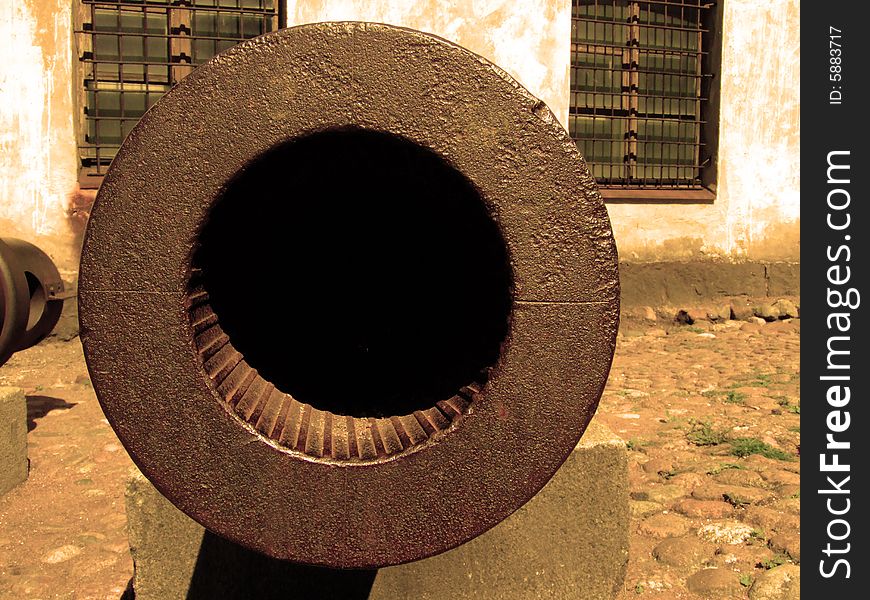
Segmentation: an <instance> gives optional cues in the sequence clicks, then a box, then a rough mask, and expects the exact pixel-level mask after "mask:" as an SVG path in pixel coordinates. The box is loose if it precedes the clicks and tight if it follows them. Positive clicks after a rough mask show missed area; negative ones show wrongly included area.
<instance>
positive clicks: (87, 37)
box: [76, 0, 278, 177]
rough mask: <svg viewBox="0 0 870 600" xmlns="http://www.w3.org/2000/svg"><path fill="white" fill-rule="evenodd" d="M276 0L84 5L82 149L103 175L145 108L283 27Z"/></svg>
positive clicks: (85, 161) (88, 171)
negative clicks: (228, 53)
mask: <svg viewBox="0 0 870 600" xmlns="http://www.w3.org/2000/svg"><path fill="white" fill-rule="evenodd" d="M277 5H278V0H114V1H113V0H82V7H81V12H80V14H81V17H80V19H81V28H80V29H77V30H76V33H77V37H78V46H79V59H80V63H81V65H82V69H81V71H82V75H83V78H84V102H83V118H82V123H81V128H82V131H83V133H84V135H83V138H84V139H83V143H81V145H80V146H79V152H80V156H81V161H82V167H83V169H84V174H85V176H86V177H87V176H101V175H103V174H105V172H106V169H107V168H108V166H109V163H110V162H111V161H112V158H114V156H115V154H116V153H117V152H118V149H119V148H120V146H121V142H123V141H124V138H125V137H126V136H127V134H128V133H130V131H131V130H132V129H133V126H135V125H136V123H137V121H138V120H139V118H140V117H141V116H142V115H143V114H144V113H145V111H146V110H147V109H148V108H149V107H150V106H151V105H152V104H154V102H156V101H157V99H158V98H160V96H162V95H163V94H164V93H166V92H167V91H169V89H170V88H171V87H172V86H173V85H175V84H176V83H178V82H179V81H180V80H181V79H182V78H184V77H185V76H186V75H187V74H188V73H190V72H191V71H192V70H193V69H194V67H196V66H197V65H199V64H201V63H203V62H205V61H207V60H208V59H210V58H211V57H212V56H214V55H215V54H218V53H219V52H222V51H223V50H226V49H227V48H229V47H231V46H234V45H235V44H237V43H239V42H240V41H242V40H245V39H249V38H253V37H256V36H258V35H261V34H264V33H267V32H269V31H273V30H274V29H277V27H278V6H277Z"/></svg>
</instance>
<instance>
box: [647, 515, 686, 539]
mask: <svg viewBox="0 0 870 600" xmlns="http://www.w3.org/2000/svg"><path fill="white" fill-rule="evenodd" d="M638 530H639V531H640V532H641V533H642V534H644V535H649V536H652V537H657V538H665V537H672V536H674V537H675V536H679V535H683V534H684V533H686V532H687V531H689V520H688V519H686V517H683V516H680V515H677V514H674V513H662V514H659V515H653V516H651V517H649V518H647V519H646V520H644V521H642V522H641V523H640V525H639V526H638Z"/></svg>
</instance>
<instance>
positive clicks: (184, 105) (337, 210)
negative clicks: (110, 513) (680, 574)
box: [79, 23, 619, 568]
mask: <svg viewBox="0 0 870 600" xmlns="http://www.w3.org/2000/svg"><path fill="white" fill-rule="evenodd" d="M379 159H380V160H379ZM303 167H305V168H303ZM367 167H372V168H370V169H369V168H367ZM400 184H401V185H400ZM379 191H383V192H384V193H383V194H381V193H379ZM439 201H440V202H439ZM439 207H442V208H443V212H439ZM254 216H256V217H257V218H253V217H254ZM448 216H449V217H450V218H447V217H448ZM454 217H455V218H454ZM282 224H286V225H287V228H282ZM291 226H292V228H291ZM259 227H262V229H260V228H259ZM367 231H371V232H373V233H372V234H371V235H368V236H367V235H366V232H367ZM288 232H292V234H291V233H288ZM345 234H347V235H345ZM397 240H398V241H397ZM436 240H439V241H438V244H437V245H435V241H436ZM351 241H352V242H353V243H351ZM409 249H410V250H413V252H410V251H409ZM445 253H446V254H447V255H449V256H453V257H461V256H463V255H467V256H470V257H471V258H472V259H473V260H474V261H475V262H474V264H475V265H476V266H473V267H470V268H468V265H463V263H462V261H459V260H457V261H452V262H450V261H448V262H442V261H441V259H440V257H441V256H442V254H445ZM415 257H421V261H416V259H415ZM463 269H464V270H463ZM457 272H459V273H461V274H462V276H458V275H457ZM361 273H362V274H369V276H366V275H360V274H361ZM330 275H331V276H330ZM429 275H432V276H433V277H432V281H440V282H443V285H441V286H439V287H438V289H437V293H434V292H433V291H432V290H431V288H427V287H426V286H427V284H428V283H430V281H429V280H428V276H429ZM406 276H407V277H409V278H411V280H412V283H413V285H411V286H406V287H403V286H402V281H403V278H404V277H406ZM343 284H346V285H343ZM355 284H359V286H361V287H360V288H355V287H354V285H355ZM418 292H419V293H418ZM484 298H485V299H487V300H485V301H484V303H483V304H481V305H480V306H478V308H479V309H480V310H478V311H477V312H474V311H471V312H468V311H466V308H467V307H468V306H474V305H475V302H478V301H480V300H481V299H484ZM502 299H504V300H505V301H504V305H501V304H500V303H501V302H502ZM439 302H440V304H439ZM487 306H489V307H490V308H491V309H492V310H491V311H487V310H484V309H485V308H486V307H487ZM79 307H80V308H79V311H80V322H81V339H82V343H83V346H84V350H85V356H86V359H87V362H88V366H89V370H90V375H91V379H92V381H93V385H94V389H95V391H96V392H97V395H98V397H99V399H100V402H101V404H102V406H103V409H104V411H105V413H106V415H107V418H108V420H109V422H110V423H111V424H112V426H113V427H114V429H115V431H116V432H117V434H118V437H119V438H120V439H121V441H122V442H123V444H124V445H125V447H126V448H127V450H128V452H129V453H130V456H131V457H132V458H133V460H134V461H135V462H136V464H137V465H138V467H139V468H140V469H141V471H142V472H143V473H144V474H145V475H146V476H147V477H148V478H149V479H150V480H151V481H152V482H153V483H154V485H155V487H157V489H158V490H159V491H160V492H161V493H163V494H164V495H165V496H166V497H167V498H168V499H169V500H170V501H171V502H173V503H174V504H175V505H176V506H178V507H179V508H180V509H181V510H182V511H184V512H185V513H187V514H188V515H190V516H191V517H193V518H194V519H195V520H197V521H198V522H200V523H201V524H202V525H204V526H206V527H207V528H208V529H210V530H212V531H214V532H215V533H217V534H219V535H221V536H223V537H225V538H227V539H230V540H232V541H235V542H238V543H240V544H243V545H245V546H247V547H249V548H252V549H254V550H257V551H260V552H263V553H265V554H268V555H271V556H273V557H276V558H280V559H288V560H293V561H297V562H302V563H308V564H315V565H325V566H330V567H347V568H368V567H379V566H385V565H391V564H397V563H401V562H406V561H410V560H416V559H419V558H423V557H426V556H430V555H433V554H437V553H439V552H443V551H445V550H448V549H450V548H452V547H455V546H457V545H459V544H461V543H463V542H465V541H468V540H469V539H471V538H473V537H474V536H476V535H479V534H481V533H483V532H484V531H486V530H487V529H489V528H490V527H492V526H494V525H495V524H497V523H498V522H499V521H501V520H502V519H504V518H505V517H507V516H508V515H510V514H511V513H512V512H513V511H515V510H516V509H517V508H519V507H520V506H522V505H523V504H524V503H525V502H526V501H528V500H529V499H530V498H531V497H532V496H533V495H534V494H535V493H536V492H537V491H538V490H540V489H541V488H542V487H543V486H544V484H546V482H547V481H548V480H549V479H550V477H551V476H552V475H553V473H555V471H556V469H557V468H558V467H559V465H560V464H561V463H562V462H563V461H564V460H565V458H566V457H567V456H568V455H569V454H570V453H571V451H572V450H573V448H574V447H575V445H576V443H577V441H578V439H579V438H580V436H581V435H582V433H583V431H584V430H585V428H586V426H587V424H588V423H589V420H590V419H591V417H592V415H593V414H594V412H595V408H596V406H597V403H598V400H599V398H600V395H601V392H602V390H603V387H604V383H605V381H606V379H607V373H608V371H609V367H610V362H611V359H612V357H613V351H614V344H615V339H616V330H617V327H616V324H617V317H618V313H619V284H618V276H617V260H616V251H615V245H614V241H613V236H612V232H611V228H610V223H609V220H608V217H607V211H606V209H605V207H604V204H603V202H602V200H601V197H600V195H599V194H598V192H597V189H596V186H595V182H594V180H593V178H592V177H591V175H590V174H589V171H588V169H587V167H586V166H585V163H584V162H583V160H582V159H581V157H580V155H579V154H578V152H577V148H576V145H575V144H574V142H573V141H572V140H571V138H570V137H569V136H568V134H567V132H565V130H564V129H563V128H562V127H561V126H560V125H559V123H558V121H557V120H556V119H555V117H554V116H553V114H552V113H551V112H550V111H549V109H548V108H547V107H546V106H545V105H544V104H543V103H542V102H541V101H540V100H538V99H537V98H535V97H533V96H532V95H531V94H529V93H528V92H527V91H526V90H525V89H523V88H522V86H520V85H519V84H518V83H517V82H516V81H514V80H513V79H511V78H510V77H509V76H508V75H506V74H505V73H504V71H502V70H501V69H499V68H497V67H495V66H494V65H492V64H490V63H489V62H487V61H486V60H485V59H483V58H481V57H480V56H477V55H475V54H473V53H471V52H469V51H467V50H465V49H463V48H460V47H458V46H456V45H454V44H451V43H449V42H446V41H444V40H442V39H440V38H437V37H434V36H432V35H428V34H424V33H420V32H415V31H412V30H408V29H403V28H398V27H393V26H387V25H380V24H371V23H319V24H314V25H306V26H301V27H294V28H289V29H283V30H280V31H278V32H275V33H272V34H268V35H265V36H261V37H259V38H256V39H254V40H250V41H246V42H244V43H242V44H239V45H238V46H235V47H233V48H231V49H230V50H227V51H226V52H224V53H223V54H220V55H219V56H217V57H215V58H214V59H213V60H211V61H210V62H208V63H206V64H205V65H202V66H201V67H199V68H197V69H196V70H195V71H194V72H193V73H192V74H191V75H189V76H188V77H186V78H185V79H184V80H183V81H182V82H180V83H179V84H178V85H177V86H175V87H174V88H173V89H172V90H171V91H170V92H169V93H168V94H166V95H165V96H164V97H163V98H162V99H161V100H160V101H159V102H158V103H157V104H156V105H155V106H154V107H152V108H151V110H149V111H148V112H147V113H146V114H145V115H144V116H143V118H142V119H141V120H140V121H139V123H138V125H137V126H136V127H135V128H134V130H133V131H132V132H131V134H130V135H129V136H128V137H127V138H126V140H125V142H124V144H123V146H122V148H121V150H120V151H119V153H118V155H117V157H116V158H115V160H114V161H113V163H112V166H111V168H110V170H109V172H108V174H107V175H106V177H105V180H104V181H103V184H102V187H101V189H100V192H99V195H98V197H97V199H96V202H95V204H94V207H93V212H92V215H91V219H90V223H89V227H88V231H87V233H86V236H85V241H84V247H83V251H82V264H81V271H80V283H79ZM300 307H303V308H300ZM393 308H395V309H396V310H395V311H394V310H392V309H393ZM417 309H419V310H417ZM396 314H398V315H401V316H407V317H408V318H407V319H404V320H401V319H393V318H392V317H391V315H396ZM445 314H448V315H455V316H456V319H457V320H453V319H452V318H446V319H445V318H444V315H445ZM355 315H359V316H358V317H357V316H355ZM475 315H483V320H480V319H477V318H476V317H475ZM376 317H377V318H376ZM488 319H489V320H488ZM481 323H483V324H484V325H483V326H482V327H481ZM441 325H443V326H441ZM296 327H298V328H300V329H299V331H300V332H301V333H302V334H303V335H300V336H298V337H297V336H296V335H295V333H296V330H295V329H294V328H296ZM318 327H322V330H323V331H324V337H323V339H320V338H318V336H317V328H318ZM415 331H422V332H424V333H423V334H422V335H417V336H415V335H414V332H415ZM384 340H386V342H385V341H384ZM403 340H411V341H410V342H409V343H408V344H403V343H401V342H402V341H403ZM260 344H262V345H264V346H268V348H267V350H268V351H267V352H264V351H263V350H264V347H261V346H260ZM237 346H238V347H237ZM385 348H386V350H385ZM433 348H434V349H437V352H434V353H433ZM433 356H434V359H433ZM317 357H320V358H317ZM349 357H350V358H349ZM385 357H386V358H385ZM285 358H286V359H287V360H284V359H285ZM290 359H292V360H290ZM388 359H390V360H388ZM391 359H395V362H396V364H397V365H399V367H400V368H399V367H397V368H396V369H395V370H394V371H390V369H389V368H388V365H389V364H391ZM433 360H434V362H433ZM367 361H368V362H367ZM367 364H370V365H373V367H372V368H371V369H368V368H364V367H365V365H367ZM433 365H436V366H438V367H443V368H433ZM369 373H374V374H376V376H373V378H372V379H371V380H366V379H365V378H366V377H368V374H369ZM442 375H443V377H442ZM354 391H358V392H359V393H358V394H355V393H354ZM297 396H298V397H297Z"/></svg>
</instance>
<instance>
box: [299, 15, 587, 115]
mask: <svg viewBox="0 0 870 600" xmlns="http://www.w3.org/2000/svg"><path fill="white" fill-rule="evenodd" d="M286 1H287V24H288V25H290V26H292V25H301V24H303V23H316V22H319V21H373V22H376V23H388V24H391V25H400V26H402V27H410V28H412V29H419V30H420V31H426V32H429V33H434V34H436V35H439V36H441V37H443V38H445V39H448V40H450V41H452V42H455V43H457V44H459V45H461V46H464V47H466V48H468V49H469V50H471V51H473V52H476V53H478V54H480V55H482V56H484V57H486V58H488V59H489V60H491V61H492V62H494V63H495V64H497V65H498V66H500V67H501V68H503V69H504V70H505V71H507V72H508V73H510V74H511V76H513V77H514V78H515V79H517V80H518V81H520V82H522V83H523V85H525V86H526V88H528V89H529V91H531V92H532V93H533V94H535V95H536V96H537V97H538V98H540V99H541V100H543V101H544V102H546V103H547V106H549V107H550V110H552V111H553V113H554V114H555V115H556V117H557V118H558V119H559V120H560V121H561V122H562V123H567V122H568V102H569V97H568V86H569V77H570V60H571V2H570V0H524V1H523V2H516V0H415V1H413V2H408V1H407V0H286Z"/></svg>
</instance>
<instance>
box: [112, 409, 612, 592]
mask: <svg viewBox="0 0 870 600" xmlns="http://www.w3.org/2000/svg"><path fill="white" fill-rule="evenodd" d="M127 520H128V526H129V535H130V549H131V553H132V556H133V561H134V564H135V576H134V582H133V587H134V590H135V594H136V600H168V599H170V598H191V599H198V598H216V597H220V598H231V599H234V598H282V599H288V600H297V599H299V600H302V599H306V600H307V599H309V598H330V599H332V598H335V599H340V600H356V599H359V600H364V599H369V600H381V599H383V600H393V599H396V598H404V599H409V600H423V599H433V600H434V599H440V598H453V599H462V598H475V599H484V600H485V599H493V600H495V599H499V600H519V599H533V598H534V599H537V598H551V599H557V600H558V599H562V598H564V599H568V598H571V599H576V598H583V599H584V600H604V599H610V598H613V597H614V595H615V592H616V591H617V590H618V589H619V588H620V587H621V585H622V582H623V578H624V576H625V569H626V565H627V562H628V537H629V533H628V526H629V512H628V472H627V451H626V448H625V444H624V443H623V442H622V440H621V439H619V438H618V437H617V436H615V435H614V434H613V433H612V432H611V431H609V430H608V429H606V428H605V427H604V426H602V425H600V424H598V423H597V422H596V421H594V420H593V422H592V424H591V425H590V426H589V429H588V430H587V431H586V434H585V435H584V436H583V440H582V441H581V442H580V444H579V445H578V446H577V448H576V449H575V450H574V452H573V453H572V455H571V456H570V457H569V458H568V460H567V461H566V462H565V464H564V465H563V466H562V468H561V469H559V471H558V473H556V475H555V477H553V479H552V480H551V481H550V482H549V483H548V484H547V485H546V487H544V489H543V490H541V492H540V493H539V494H538V495H537V496H535V497H534V498H533V499H532V500H531V501H530V502H529V503H528V504H526V505H525V506H524V507H522V508H521V509H520V510H518V511H517V512H516V513H514V514H513V515H512V516H510V517H509V518H508V519H506V520H505V521H503V522H502V523H500V524H499V525H497V526H496V527H495V528H493V529H491V530H490V531H488V532H486V533H485V534H483V535H481V536H480V537H478V538H476V539H474V540H472V541H471V542H469V543H467V544H465V545H463V546H460V547H459V548H456V549H454V550H451V551H449V552H445V553H444V554H440V555H438V556H434V557H432V558H428V559H425V560H421V561H417V562H414V563H409V564H405V565H399V566H396V567H387V568H384V569H379V570H376V571H335V570H331V569H324V568H318V567H307V566H302V565H297V564H293V563H287V562H283V561H278V560H274V559H271V558H268V557H265V556H263V555H260V554H258V553H255V552H251V551H249V550H247V549H244V548H242V547H240V546H237V545H236V544H233V543H231V542H228V541H226V540H224V539H222V538H220V537H218V536H215V535H213V534H211V533H210V532H207V531H205V530H204V529H203V528H202V527H201V526H200V525H198V524H197V523H195V522H194V521H192V520H191V519H190V518H188V517H187V516H186V515H184V514H183V513H181V512H180V511H178V510H177V509H176V508H175V507H174V506H173V505H172V504H170V503H169V502H168V501H167V500H166V499H165V498H163V496H161V495H160V493H159V492H157V490H156V489H155V488H154V487H153V486H152V485H151V484H150V483H149V482H148V481H147V480H146V479H145V478H144V477H143V476H142V475H141V474H140V473H138V472H135V473H134V474H133V476H132V478H131V481H130V483H129V486H128V489H127Z"/></svg>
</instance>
